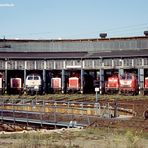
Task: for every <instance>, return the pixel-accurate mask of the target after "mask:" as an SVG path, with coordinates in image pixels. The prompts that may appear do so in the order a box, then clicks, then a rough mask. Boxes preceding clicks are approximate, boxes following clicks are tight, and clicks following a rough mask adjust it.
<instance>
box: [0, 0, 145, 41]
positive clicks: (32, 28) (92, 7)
mask: <svg viewBox="0 0 148 148" xmlns="http://www.w3.org/2000/svg"><path fill="white" fill-rule="evenodd" d="M2 4H13V5H11V6H10V7H9V6H4V5H2ZM147 6H148V0H0V38H3V37H4V36H5V37H6V38H28V39H30V38H33V39H58V38H62V39H67V38H68V39H71V38H72V39H75V38H96V37H98V36H99V33H100V32H107V33H108V36H109V37H119V36H139V35H140V36H141V35H143V31H144V30H148V9H147Z"/></svg>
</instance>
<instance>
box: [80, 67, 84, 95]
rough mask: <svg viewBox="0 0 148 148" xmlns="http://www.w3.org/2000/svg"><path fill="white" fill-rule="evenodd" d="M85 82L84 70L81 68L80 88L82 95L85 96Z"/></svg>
mask: <svg viewBox="0 0 148 148" xmlns="http://www.w3.org/2000/svg"><path fill="white" fill-rule="evenodd" d="M83 81H84V70H83V69H82V68H81V88H80V92H81V94H83Z"/></svg>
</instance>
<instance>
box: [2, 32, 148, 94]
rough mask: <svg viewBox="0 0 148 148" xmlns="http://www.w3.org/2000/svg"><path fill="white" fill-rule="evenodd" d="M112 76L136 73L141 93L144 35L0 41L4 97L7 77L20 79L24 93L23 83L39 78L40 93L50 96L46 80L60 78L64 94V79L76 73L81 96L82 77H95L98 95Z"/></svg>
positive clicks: (147, 47)
mask: <svg viewBox="0 0 148 148" xmlns="http://www.w3.org/2000/svg"><path fill="white" fill-rule="evenodd" d="M112 72H117V73H119V74H122V73H124V72H134V73H136V74H137V77H138V83H139V87H140V91H142V90H143V88H144V78H145V76H148V35H147V32H145V35H144V36H140V37H124V38H107V37H106V35H105V34H101V36H100V38H96V39H75V40H26V39H24V40H22V39H0V74H1V77H2V78H3V83H2V90H3V91H5V93H7V92H9V90H10V78H11V77H20V78H21V79H22V84H23V85H22V87H23V88H24V90H25V86H26V85H25V83H26V82H25V79H26V77H27V75H28V74H30V73H38V74H40V75H41V77H42V80H43V92H49V93H50V91H48V90H49V89H50V87H51V81H50V78H51V77H56V76H59V77H61V92H62V93H64V92H66V89H67V86H66V85H67V77H68V76H69V75H73V74H76V73H77V74H78V75H79V77H80V92H81V93H84V92H85V91H86V88H88V86H85V85H84V84H85V82H86V81H87V79H85V76H89V78H90V77H91V78H92V79H93V80H94V79H96V78H97V77H99V79H100V81H99V83H100V85H99V87H100V93H102V91H103V88H104V83H105V81H106V77H107V76H108V75H109V74H110V73H112ZM89 86H90V85H89ZM89 89H90V88H89ZM92 89H93V88H92Z"/></svg>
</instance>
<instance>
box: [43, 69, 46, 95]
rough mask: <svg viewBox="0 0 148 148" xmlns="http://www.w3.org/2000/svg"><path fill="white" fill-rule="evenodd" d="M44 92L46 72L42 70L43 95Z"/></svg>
mask: <svg viewBox="0 0 148 148" xmlns="http://www.w3.org/2000/svg"><path fill="white" fill-rule="evenodd" d="M45 92H46V70H45V69H43V94H45Z"/></svg>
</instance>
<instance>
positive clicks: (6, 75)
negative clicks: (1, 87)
mask: <svg viewBox="0 0 148 148" xmlns="http://www.w3.org/2000/svg"><path fill="white" fill-rule="evenodd" d="M7 73H8V71H7V69H6V70H5V94H7V93H8V88H7V83H8V80H7V77H8V74H7Z"/></svg>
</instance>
